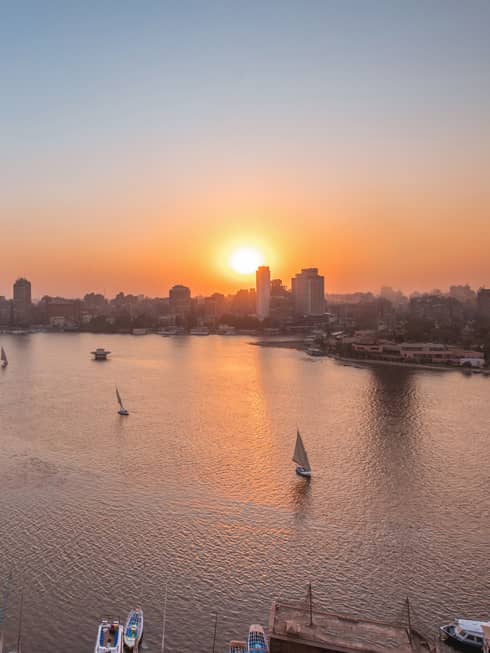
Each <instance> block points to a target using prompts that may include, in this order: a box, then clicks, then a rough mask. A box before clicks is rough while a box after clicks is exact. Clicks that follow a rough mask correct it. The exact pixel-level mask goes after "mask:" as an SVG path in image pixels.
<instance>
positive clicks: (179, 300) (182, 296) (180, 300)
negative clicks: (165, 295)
mask: <svg viewBox="0 0 490 653" xmlns="http://www.w3.org/2000/svg"><path fill="white" fill-rule="evenodd" d="M169 307H170V313H171V314H172V315H174V316H176V317H186V316H187V315H189V314H190V313H191V311H192V300H191V291H190V288H187V286H182V285H179V284H177V285H176V286H173V287H172V288H170V292H169Z"/></svg>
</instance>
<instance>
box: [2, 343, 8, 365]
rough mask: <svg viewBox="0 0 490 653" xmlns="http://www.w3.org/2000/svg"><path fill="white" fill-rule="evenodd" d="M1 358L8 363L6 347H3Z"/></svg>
mask: <svg viewBox="0 0 490 653" xmlns="http://www.w3.org/2000/svg"><path fill="white" fill-rule="evenodd" d="M0 360H1V361H3V362H4V363H5V365H7V363H8V360H7V354H6V353H5V349H4V348H3V347H2V350H1V353H0Z"/></svg>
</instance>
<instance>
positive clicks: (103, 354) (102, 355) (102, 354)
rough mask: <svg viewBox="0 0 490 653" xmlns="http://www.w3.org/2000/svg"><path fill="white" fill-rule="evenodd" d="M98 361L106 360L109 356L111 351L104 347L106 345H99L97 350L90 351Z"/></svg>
mask: <svg viewBox="0 0 490 653" xmlns="http://www.w3.org/2000/svg"><path fill="white" fill-rule="evenodd" d="M90 353H91V354H92V356H93V357H94V360H96V361H106V360H107V356H108V355H109V354H110V353H111V352H110V351H107V350H106V349H104V347H97V349H96V350H95V351H91V352H90Z"/></svg>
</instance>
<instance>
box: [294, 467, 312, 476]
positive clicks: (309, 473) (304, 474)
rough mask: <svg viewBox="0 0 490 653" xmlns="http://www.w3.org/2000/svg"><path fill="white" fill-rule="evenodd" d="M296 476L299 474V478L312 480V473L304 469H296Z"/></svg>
mask: <svg viewBox="0 0 490 653" xmlns="http://www.w3.org/2000/svg"><path fill="white" fill-rule="evenodd" d="M296 474H298V476H304V477H305V478H310V476H311V472H310V471H309V470H308V469H305V468H304V467H296Z"/></svg>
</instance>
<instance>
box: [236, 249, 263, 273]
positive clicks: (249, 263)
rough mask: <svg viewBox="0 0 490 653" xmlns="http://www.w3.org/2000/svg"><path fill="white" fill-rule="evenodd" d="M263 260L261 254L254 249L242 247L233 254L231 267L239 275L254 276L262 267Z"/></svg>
mask: <svg viewBox="0 0 490 653" xmlns="http://www.w3.org/2000/svg"><path fill="white" fill-rule="evenodd" d="M262 263H263V258H262V255H261V254H260V252H259V251H258V250H256V249H253V248H252V247H241V248H240V249H237V250H236V251H235V252H233V254H232V256H231V259H230V265H231V267H232V268H233V269H234V270H235V272H238V274H252V272H255V270H256V269H257V268H258V267H259V265H262Z"/></svg>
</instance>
